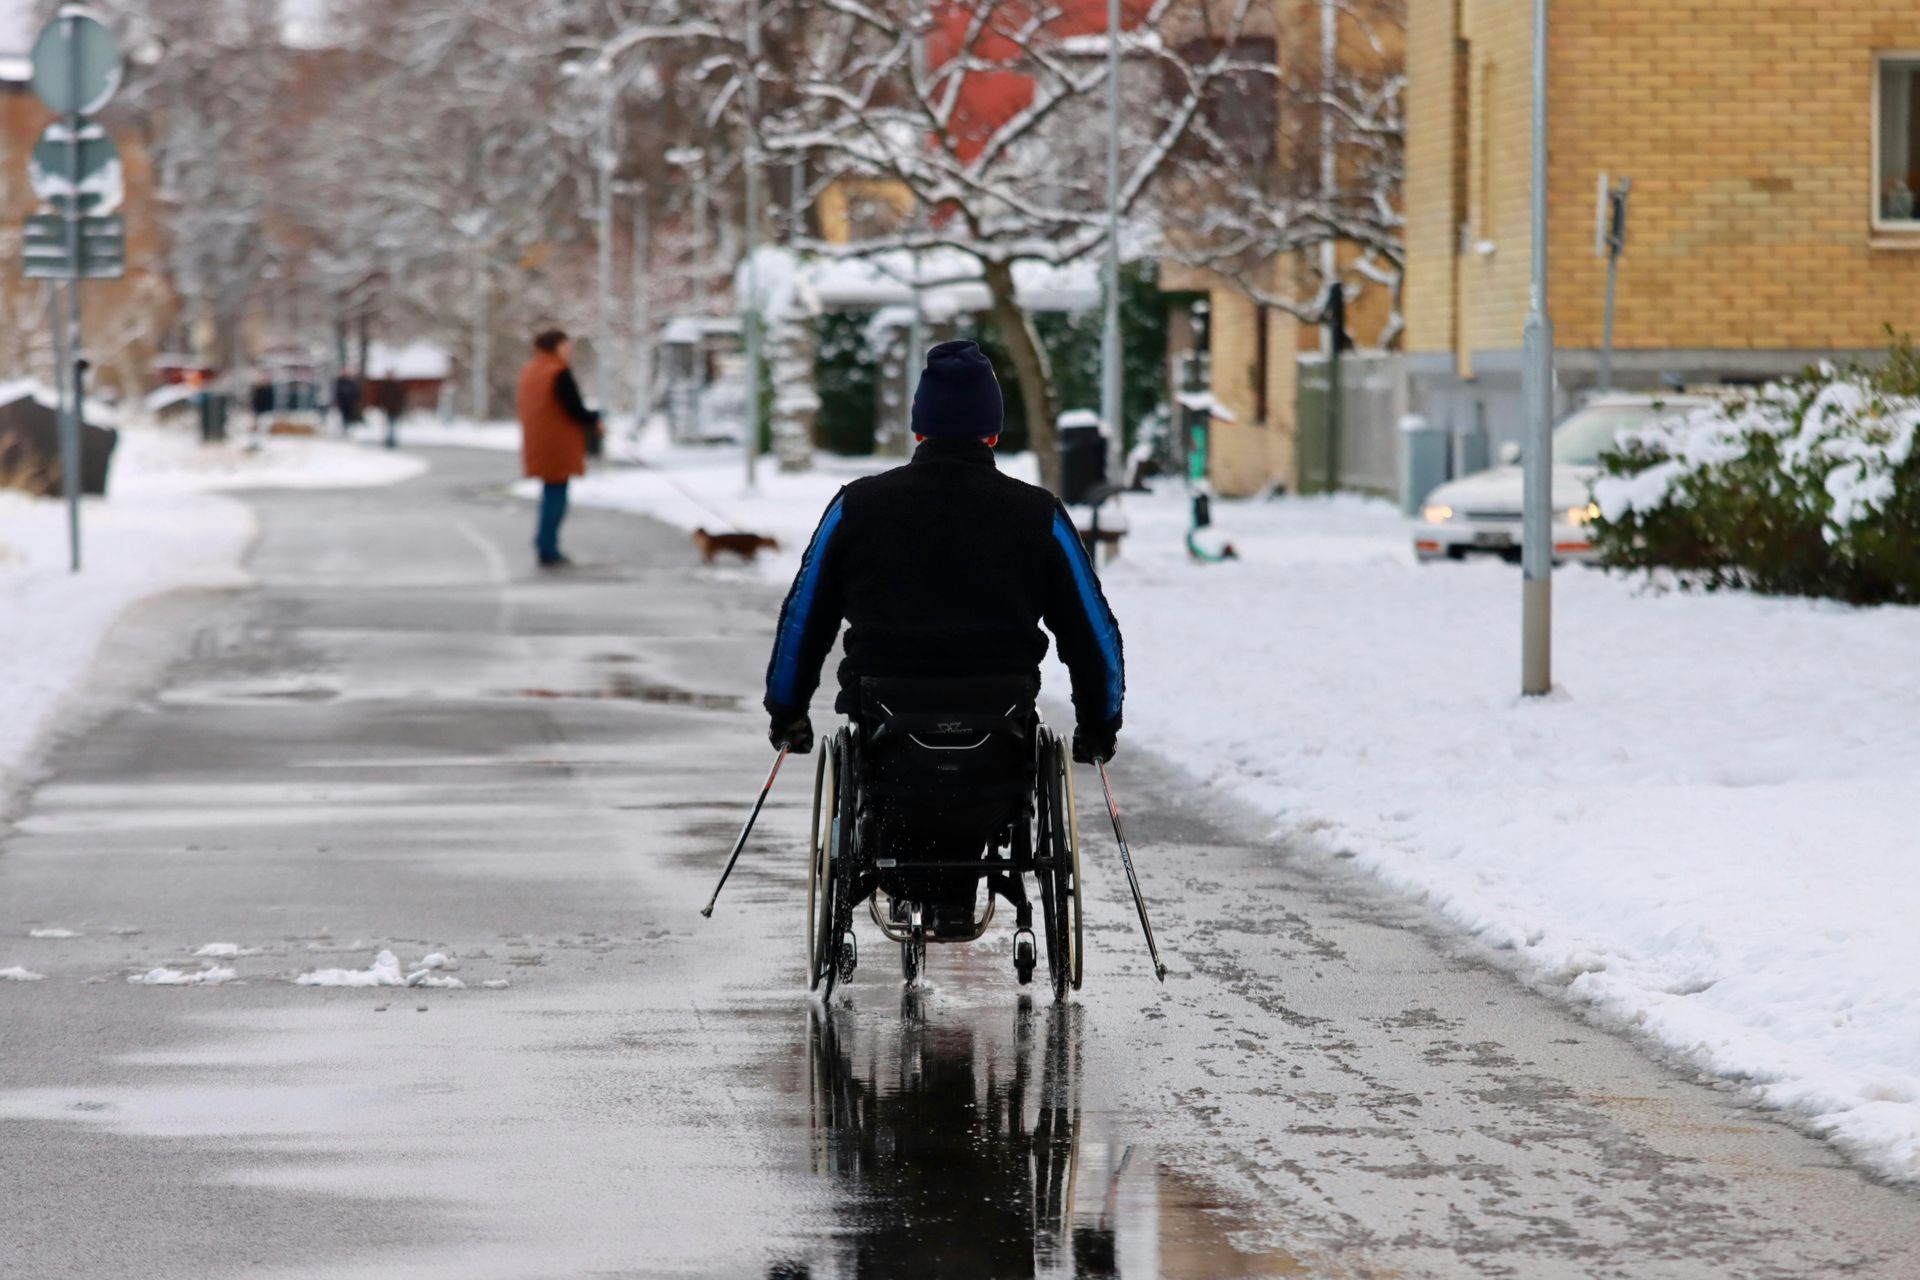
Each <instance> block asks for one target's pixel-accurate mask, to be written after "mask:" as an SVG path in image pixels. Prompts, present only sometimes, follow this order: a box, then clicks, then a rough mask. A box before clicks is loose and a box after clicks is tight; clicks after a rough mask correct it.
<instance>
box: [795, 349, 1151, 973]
mask: <svg viewBox="0 0 1920 1280" xmlns="http://www.w3.org/2000/svg"><path fill="white" fill-rule="evenodd" d="M1001 416H1002V401H1001V395H1000V384H999V382H998V381H997V380H996V379H995V377H994V374H993V366H992V365H991V363H989V361H988V360H987V357H986V356H985V355H984V354H983V353H982V352H981V350H980V348H979V347H978V346H977V345H975V344H974V343H972V342H943V343H941V344H939V345H938V346H936V347H934V348H933V349H932V350H931V351H929V352H928V353H927V365H926V369H925V371H924V372H923V373H922V374H921V378H920V386H919V389H918V391H917V392H916V393H915V395H914V401H913V431H914V438H915V439H916V440H918V441H919V442H920V444H919V447H918V448H917V449H916V450H915V451H914V454H913V458H912V461H911V462H910V463H908V465H906V466H903V467H898V468H895V469H894V470H891V471H887V472H884V473H881V474H878V475H873V476H867V477H863V478H862V479H859V480H856V481H854V482H853V483H851V484H849V485H847V486H846V487H844V488H843V489H841V490H840V492H839V494H838V495H836V496H835V497H834V499H833V501H832V502H831V503H830V504H829V505H828V507H827V510H826V513H825V514H824V515H823V516H822V517H821V520H820V524H819V527H818V528H817V529H816V530H815V531H814V534H813V539H812V542H811V543H810V544H809V545H808V547H807V552H806V557H805V559H804V560H802V562H801V565H800V572H799V574H798V575H797V576H796V577H795V578H794V582H793V588H792V590H791V591H789V592H788V594H787V599H786V603H785V604H784V605H783V606H782V608H781V610H780V623H779V629H778V631H777V633H776V635H775V639H774V646H773V656H772V659H771V661H770V662H769V663H768V666H767V693H766V702H765V706H766V710H767V714H768V716H769V717H770V720H771V731H770V734H769V736H770V737H771V739H772V741H773V745H774V746H775V747H776V748H781V747H784V748H786V749H787V750H790V751H793V752H797V753H801V754H804V753H806V752H807V751H809V750H811V749H812V746H813V725H812V722H811V720H810V719H809V717H808V714H807V708H808V705H809V703H810V702H811V700H812V697H813V693H814V690H815V688H816V686H817V685H818V684H819V680H820V669H821V664H822V663H823V662H824V661H825V660H826V657H827V654H828V653H829V652H830V651H831V650H832V648H833V644H834V641H835V639H836V637H837V636H838V634H839V631H840V626H841V623H842V622H845V624H846V642H845V656H844V658H843V659H842V661H841V663H840V672H839V677H840V692H839V696H838V698H837V699H836V700H835V703H834V709H835V710H836V711H837V712H840V713H841V714H844V715H846V716H848V717H850V718H851V719H852V721H853V723H854V724H855V725H856V726H857V727H858V730H859V734H860V738H861V741H862V745H863V765H862V771H863V785H864V786H865V787H866V790H867V795H868V800H869V804H868V806H867V808H868V810H869V812H870V815H871V819H870V820H871V822H872V823H873V828H872V835H873V836H874V837H875V839H876V842H877V845H878V846H879V847H880V848H882V849H884V850H885V853H886V857H887V859H888V861H889V862H893V861H896V860H897V861H898V862H899V863H902V864H906V863H911V862H912V861H915V860H919V861H929V860H937V861H941V862H950V861H956V860H962V859H969V858H977V857H979V856H981V855H982V854H983V853H984V852H985V851H986V849H987V848H988V847H989V846H990V844H991V842H992V841H993V840H994V839H995V838H996V834H997V833H998V832H999V831H1001V830H1002V829H1004V827H1005V826H1006V823H1007V821H1008V815H1009V813H1010V812H1012V811H1013V810H1014V809H1015V808H1017V807H1018V806H1020V805H1022V804H1024V803H1025V802H1026V796H1027V794H1029V793H1030V791H1031V785H1032V759H1033V756H1032V749H1031V742H1030V740H1031V735H1032V733H1033V730H1034V727H1035V725H1036V724H1037V715H1036V713H1035V711H1034V699H1035V697H1036V695H1037V694H1038V692H1039V687H1040V660H1041V659H1042V658H1044V657H1045V656H1046V652H1047V638H1046V635H1045V634H1043V633H1042V631H1041V626H1042V624H1044V625H1045V627H1046V629H1047V630H1048V631H1050V632H1052V633H1053V637H1054V640H1055V642H1056V643H1057V644H1058V645H1059V649H1060V656H1061V658H1062V660H1064V661H1065V663H1066V665H1067V669H1068V671H1069V673H1070V674H1071V676H1072V683H1073V707H1074V717H1075V729H1074V734H1073V757H1074V759H1075V760H1078V761H1080V762H1082V763H1093V762H1095V761H1105V760H1107V759H1109V758H1111V757H1112V755H1113V752H1114V744H1115V739H1116V738H1117V736H1118V734H1119V731H1120V709H1121V700H1122V697H1123V694H1124V692H1125V675H1124V668H1123V664H1122V655H1121V643H1120V627H1119V624H1118V623H1117V622H1116V621H1115V620H1114V616H1113V611H1112V610H1111V609H1109V608H1108V607H1107V602H1106V598H1105V597H1104V596H1103V595H1102V594H1101V591H1100V583H1099V579H1098V578H1097V576H1096V575H1095V573H1094V569H1093V564H1092V562H1091V561H1090V559H1089V558H1088V556H1087V553H1086V550H1085V549H1084V547H1083V546H1082V544H1081V541H1080V536H1079V534H1078V532H1077V531H1076V530H1075V528H1074V525H1073V522H1072V520H1071V519H1070V518H1069V517H1068V516H1067V513H1066V510H1065V509H1064V508H1063V507H1062V506H1061V505H1060V503H1059V501H1058V500H1057V499H1055V498H1054V496H1053V495H1052V494H1050V493H1048V492H1047V491H1046V490H1045V489H1042V488H1039V487H1037V486H1034V485H1030V484H1026V483H1024V482H1022V481H1019V480H1016V479H1014V478H1012V477H1010V476H1007V475H1004V474H1002V473H1001V472H1000V471H999V470H998V469H997V468H996V466H995V465H994V454H993V446H994V445H995V444H996V443H997V442H998V440H999V436H1000V427H1001ZM883 865H885V864H883ZM928 879H930V880H931V881H932V884H933V888H932V890H931V891H930V892H928V891H925V890H923V891H922V896H924V897H926V898H928V899H929V900H928V901H926V902H924V903H923V904H922V905H923V906H924V908H925V909H927V910H928V911H930V912H931V914H932V916H933V918H932V919H931V920H930V921H928V922H927V923H928V925H929V927H930V928H931V929H932V930H933V932H934V933H935V934H936V935H937V936H942V937H955V936H959V935H960V933H961V932H962V931H967V932H971V931H972V930H973V927H974V922H973V905H974V900H975V895H976V893H977V889H978V877H977V876H973V875H966V874H964V873H957V874H947V875H939V876H930V877H928ZM886 880H887V877H885V876H884V875H883V877H882V882H881V887H882V888H886V887H887V884H886Z"/></svg>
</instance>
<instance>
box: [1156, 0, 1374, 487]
mask: <svg viewBox="0 0 1920 1280" xmlns="http://www.w3.org/2000/svg"><path fill="white" fill-rule="evenodd" d="M1213 8H1214V9H1216V10H1218V12H1217V13H1216V14H1215V22H1216V23H1217V24H1220V25H1224V14H1225V13H1226V12H1227V11H1228V10H1229V9H1230V8H1231V6H1228V5H1223V4H1218V3H1214V4H1213ZM1333 12H1334V20H1335V23H1336V25H1335V28H1334V30H1335V33H1336V34H1335V40H1336V50H1337V56H1338V58H1339V61H1340V65H1341V67H1342V69H1343V70H1344V71H1347V72H1350V73H1357V74H1361V75H1363V76H1366V77H1370V78H1380V77H1383V76H1386V75H1389V74H1391V73H1392V72H1393V71H1394V70H1395V69H1397V67H1398V64H1399V60H1400V57H1401V49H1400V44H1399V31H1398V29H1397V24H1396V23H1395V22H1394V21H1393V20H1392V13H1393V10H1392V6H1391V5H1390V4H1382V3H1380V2H1379V0H1363V2H1362V3H1358V4H1355V3H1342V4H1341V5H1339V6H1338V7H1337V8H1335V10H1334V11H1333ZM1322 15H1323V8H1322V5H1321V3H1320V0H1271V2H1270V3H1267V4H1260V3H1256V4H1255V5H1254V6H1253V7H1252V8H1251V9H1250V11H1249V13H1248V16H1247V20H1246V24H1245V27H1244V36H1243V47H1242V49H1241V54H1242V56H1243V57H1270V58H1272V59H1273V61H1274V63H1275V65H1276V67H1277V68H1278V69H1279V70H1280V71H1281V73H1282V74H1281V76H1280V77H1279V78H1278V79H1277V80H1276V82H1275V85H1274V94H1275V106H1274V112H1273V116H1272V131H1273V137H1274V139H1275V142H1274V146H1273V148H1272V151H1271V153H1270V154H1269V155H1268V156H1264V157H1262V160H1263V161H1264V162H1266V163H1272V164H1277V165H1279V166H1281V167H1282V168H1287V167H1290V166H1291V167H1297V168H1300V169H1303V170H1304V171H1305V172H1307V173H1313V172H1315V171H1316V170H1317V168H1318V164H1319V159H1318V156H1319V150H1318V135H1319V124H1318V120H1319V116H1318V114H1317V113H1316V112H1314V111H1313V109H1312V108H1310V107H1303V106H1302V99H1303V97H1305V96H1306V94H1305V90H1304V88H1303V86H1305V87H1310V86H1312V85H1314V84H1316V83H1317V77H1318V76H1319V68H1320V63H1321V57H1322V53H1321V30H1322V28H1321V21H1322ZM1289 85H1291V86H1292V87H1293V96H1292V97H1291V98H1290V96H1289V92H1288V88H1287V86H1289ZM1239 109H1240V111H1242V112H1243V113H1244V112H1245V111H1246V107H1245V106H1244V105H1242V106H1241V107H1240V108H1239ZM1337 163H1338V164H1339V165H1340V166H1341V168H1342V169H1343V170H1347V169H1348V168H1349V167H1350V166H1351V164H1352V163H1353V157H1352V156H1351V155H1348V154H1345V153H1341V154H1338V155H1337ZM1190 198H1192V199H1195V200H1198V201H1202V202H1204V201H1205V200H1206V199H1207V198H1208V197H1207V195H1206V194H1205V193H1204V192H1197V193H1195V194H1194V195H1193V196H1192V197H1190ZM1337 251H1338V257H1339V261H1340V264H1341V268H1342V272H1343V276H1344V278H1345V280H1346V282H1347V284H1348V286H1349V294H1350V296H1351V297H1352V298H1353V299H1354V301H1353V302H1352V303H1351V304H1350V306H1349V310H1348V313H1347V327H1348V332H1349V333H1350V334H1351V335H1352V336H1353V338H1354V340H1355V341H1356V342H1357V343H1358V344H1359V345H1360V346H1361V347H1363V348H1371V347H1374V346H1376V345H1378V343H1379V342H1380V341H1381V339H1382V337H1383V335H1385V334H1387V333H1388V332H1389V330H1390V328H1391V324H1392V320H1393V306H1392V301H1393V300H1392V296H1391V292H1390V291H1389V290H1388V289H1387V288H1386V287H1384V286H1382V285H1380V284H1378V283H1375V282H1373V281H1370V280H1368V279H1366V278H1365V277H1364V276H1362V275H1361V274H1360V273H1359V272H1358V271H1356V270H1354V269H1352V268H1353V263H1354V261H1355V259H1356V258H1357V257H1358V256H1359V252H1358V249H1357V248H1356V247H1355V246H1353V245H1350V244H1341V245H1339V246H1338V247H1337ZM1318 278H1319V277H1318V274H1317V272H1316V271H1315V270H1314V269H1313V266H1312V264H1311V263H1309V262H1307V261H1305V260H1303V259H1297V258H1294V257H1284V258H1277V259H1273V260H1269V261H1265V262H1261V263H1259V264H1258V265H1256V266H1253V267H1250V268H1248V269H1246V270H1244V271H1241V272H1239V273H1237V274H1236V275H1234V276H1228V275H1225V274H1221V273H1220V272H1218V271H1206V270H1200V269H1196V268H1192V267H1187V266H1183V265H1180V264H1178V263H1174V262H1166V263H1163V264H1162V266H1161V272H1160V288H1161V290H1162V291H1163V292H1165V293H1170V294H1176V295H1189V297H1190V298H1191V299H1192V300H1193V301H1204V303H1205V306H1204V308H1203V309H1201V310H1200V311H1198V312H1196V310H1195V309H1193V308H1191V307H1188V308H1184V309H1182V310H1180V311H1177V312H1176V313H1175V315H1174V318H1173V324H1172V326H1171V331H1170V333H1169V343H1168V347H1169V356H1170V364H1171V370H1170V376H1171V378H1172V379H1173V382H1174V384H1175V386H1174V389H1175V390H1176V391H1178V390H1179V386H1178V383H1179V381H1180V378H1181V376H1182V372H1183V370H1182V367H1181V365H1182V361H1183V358H1184V357H1185V355H1186V354H1187V353H1188V352H1190V351H1191V350H1193V348H1194V345H1195V340H1196V337H1199V338H1200V339H1201V341H1202V347H1203V349H1204V351H1205V353H1206V355H1207V358H1208V367H1209V369H1210V374H1211V378H1212V385H1211V388H1210V389H1211V391H1212V394H1213V397H1214V399H1215V401H1216V402H1218V404H1219V405H1220V406H1221V408H1222V410H1223V411H1224V412H1223V413H1222V414H1221V415H1220V416H1219V417H1217V418H1216V419H1215V421H1214V422H1213V425H1212V428H1211V441H1210V448H1209V461H1210V477H1209V478H1210V480H1211V483H1212V485H1213V487H1214V489H1215V490H1216V491H1217V492H1219V493H1221V494H1225V495H1227V496H1246V495H1249V494H1253V493H1257V492H1260V491H1261V490H1263V489H1266V488H1269V487H1274V486H1277V487H1280V488H1283V489H1286V490H1289V491H1295V492H1297V491H1298V490H1299V489H1300V488H1301V483H1302V479H1303V477H1302V475H1301V449H1300V433H1299V424H1298V423H1297V422H1296V420H1295V419H1296V416H1297V414H1296V407H1297V405H1296V402H1297V396H1298V391H1299V365H1298V360H1299V357H1300V354H1301V353H1302V352H1310V351H1317V350H1319V349H1320V345H1321V331H1320V330H1319V329H1318V328H1316V327H1314V326H1311V325H1303V324H1300V323H1299V322H1298V321H1297V320H1295V319H1294V317H1293V315H1292V314H1290V313H1289V312H1287V311H1284V310H1281V309H1278V308H1271V307H1261V306H1258V305H1256V304H1255V303H1254V302H1253V301H1252V296H1251V295H1253V294H1260V293H1264V294H1267V295H1269V296H1277V297H1284V298H1289V299H1294V300H1296V301H1307V300H1309V299H1311V298H1313V297H1314V296H1315V295H1316V294H1317V292H1318V288H1319V286H1318V283H1317V281H1318ZM1201 316H1204V319H1202V318H1201Z"/></svg>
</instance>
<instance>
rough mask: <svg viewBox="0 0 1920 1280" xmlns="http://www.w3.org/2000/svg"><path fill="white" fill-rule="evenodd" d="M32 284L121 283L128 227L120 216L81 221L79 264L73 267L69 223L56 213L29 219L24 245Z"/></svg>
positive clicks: (27, 275) (28, 275) (38, 214)
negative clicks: (108, 281)
mask: <svg viewBox="0 0 1920 1280" xmlns="http://www.w3.org/2000/svg"><path fill="white" fill-rule="evenodd" d="M23 257H24V258H25V260H26V261H25V269H24V270H23V271H22V273H21V274H22V275H24V276H25V277H26V278H27V279H29V280H72V279H74V278H76V277H78V278H79V279H82V280H118V279H119V278H120V277H121V276H123V275H125V274H126V269H127V223H126V219H124V218H122V217H120V216H119V215H118V214H115V215H112V216H109V217H85V218H82V219H80V263H79V269H78V270H77V271H76V270H75V269H74V263H73V261H72V258H71V255H70V253H69V251H68V245H67V220H66V218H65V217H64V216H62V215H60V214H57V213H36V214H34V215H33V216H32V217H30V218H28V219H27V234H26V241H25V245H24V254H23Z"/></svg>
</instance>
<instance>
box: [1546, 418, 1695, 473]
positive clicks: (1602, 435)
mask: <svg viewBox="0 0 1920 1280" xmlns="http://www.w3.org/2000/svg"><path fill="white" fill-rule="evenodd" d="M1685 411H1686V410H1685V408H1684V407H1682V406H1678V405H1676V406H1673V407H1671V408H1663V407H1660V406H1657V405H1651V404H1599V405H1593V406H1591V407H1589V408H1586V409H1582V410H1580V411H1579V412H1578V413H1576V414H1574V415H1573V416H1572V417H1571V418H1568V419H1567V420H1566V421H1565V422H1563V423H1561V424H1560V425H1559V426H1557V427H1555V428H1554V429H1553V460H1554V461H1555V462H1557V463H1560V464H1562V465H1565V466H1571V467H1597V466H1599V465H1600V454H1601V452H1602V451H1603V450H1606V449H1611V448H1612V447H1613V442H1614V441H1615V440H1616V439H1617V438H1618V437H1619V435H1620V433H1621V432H1622V431H1631V430H1632V429H1633V428H1635V427H1644V426H1646V425H1647V424H1648V423H1650V422H1653V421H1654V420H1656V419H1658V418H1671V417H1675V416H1677V415H1678V414H1681V413H1684V412H1685Z"/></svg>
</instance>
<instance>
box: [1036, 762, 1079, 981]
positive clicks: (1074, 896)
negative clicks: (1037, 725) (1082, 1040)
mask: <svg viewBox="0 0 1920 1280" xmlns="http://www.w3.org/2000/svg"><path fill="white" fill-rule="evenodd" d="M1037 772H1038V773H1039V779H1038V782H1039V785H1038V787H1037V789H1036V790H1037V794H1036V796H1035V801H1036V807H1037V809H1038V814H1037V817H1038V820H1039V821H1038V825H1039V830H1040V840H1039V850H1038V851H1039V853H1040V856H1041V857H1042V858H1044V859H1045V860H1046V863H1047V865H1046V866H1044V867H1042V868H1041V869H1040V873H1039V876H1038V879H1039V881H1040V905H1041V915H1042V917H1043V923H1044V925H1045V927H1046V935H1047V976H1048V978H1050V979H1051V980H1052V982H1053V996H1054V999H1056V1000H1064V999H1066V996H1067V992H1068V990H1070V989H1071V990H1074V991H1078V990H1079V989H1080V982H1081V978H1082V976H1083V963H1082V962H1083V951H1082V947H1081V942H1082V933H1081V920H1080V838H1079V837H1080V832H1079V821H1078V818H1077V817H1076V816H1075V814H1074V811H1073V762H1072V760H1071V759H1070V758H1069V757H1068V754H1067V747H1066V744H1065V743H1063V742H1061V741H1060V739H1059V738H1057V737H1055V736H1054V735H1052V734H1051V733H1049V734H1047V735H1046V738H1045V740H1044V741H1043V742H1042V743H1041V744H1040V760H1039V769H1038V771H1037Z"/></svg>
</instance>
